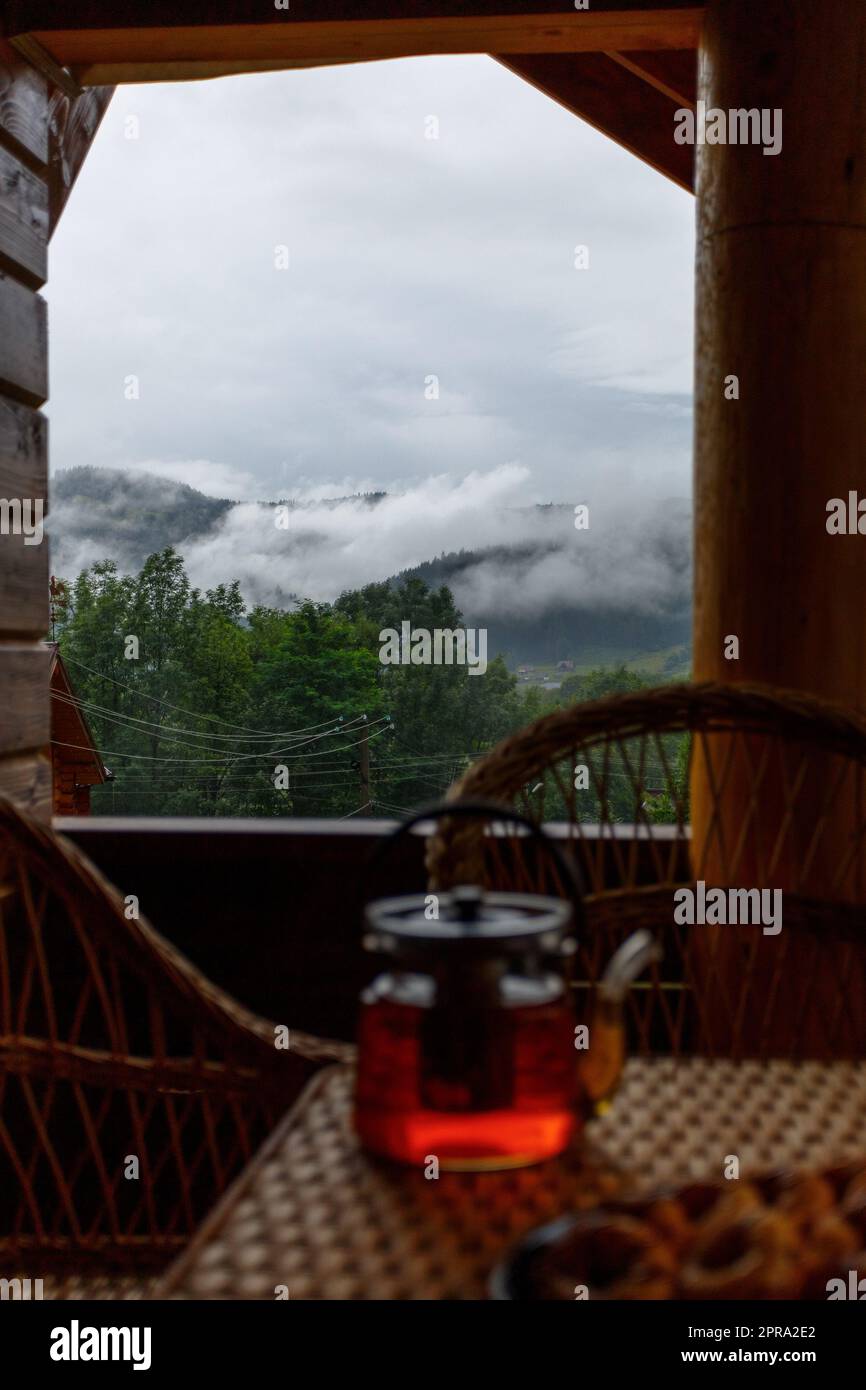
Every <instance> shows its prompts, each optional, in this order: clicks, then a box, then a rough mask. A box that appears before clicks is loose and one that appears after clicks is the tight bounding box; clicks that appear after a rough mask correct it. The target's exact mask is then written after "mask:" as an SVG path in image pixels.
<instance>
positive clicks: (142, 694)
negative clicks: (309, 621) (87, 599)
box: [61, 652, 330, 738]
mask: <svg viewBox="0 0 866 1390" xmlns="http://www.w3.org/2000/svg"><path fill="white" fill-rule="evenodd" d="M61 656H62V657H63V660H64V661H66V662H71V663H72V665H73V666H80V667H81V669H82V671H89V672H90V674H91V675H92V676H98V677H99V679H100V680H104V681H110V682H111V684H112V685H117V686H120V688H121V690H129V691H130V692H131V693H132V694H133V695H137V696H138V697H139V699H141V700H152V701H153V703H154V704H156V705H163V706H164V707H165V708H166V709H173V710H175V712H176V713H178V714H185V715H186V716H187V718H188V719H207V720H209V721H210V722H211V723H214V724H223V725H225V727H226V728H227V729H239V730H241V731H242V732H244V733H248V734H263V733H264V730H262V729H250V728H249V727H248V726H247V725H245V724H233V723H232V722H231V720H229V719H220V717H219V715H216V714H196V713H195V712H194V711H193V710H188V709H184V708H183V707H182V706H181V705H172V704H170V703H169V701H168V700H161V699H160V698H159V697H158V696H157V695H149V694H148V693H147V691H146V690H136V688H135V686H134V685H130V684H129V682H128V681H119V680H115V678H114V676H106V675H105V674H104V673H103V672H102V671H97V670H96V669H95V667H93V666H87V665H86V664H85V662H83V661H79V660H78V658H77V657H74V656H67V655H66V654H65V652H61ZM329 722H330V721H329V720H327V719H325V720H323V721H322V723H320V724H310V725H309V726H308V728H306V729H299V730H296V732H297V733H309V732H310V730H312V729H321V728H322V727H323V725H324V724H327V723H329ZM272 737H274V738H279V737H280V735H279V734H278V733H275V734H273V735H272Z"/></svg>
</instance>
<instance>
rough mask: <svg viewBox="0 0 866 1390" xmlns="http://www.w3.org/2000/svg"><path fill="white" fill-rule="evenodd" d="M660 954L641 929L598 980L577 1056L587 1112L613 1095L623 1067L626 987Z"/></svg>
mask: <svg viewBox="0 0 866 1390" xmlns="http://www.w3.org/2000/svg"><path fill="white" fill-rule="evenodd" d="M663 954H664V952H663V951H662V948H661V946H660V945H659V943H658V942H657V941H656V939H655V937H654V936H653V935H652V934H651V933H650V932H648V931H647V930H646V928H641V930H640V931H636V932H632V934H631V936H628V937H626V939H625V941H623V942H622V943H621V945H620V946H618V947H617V949H616V951H614V953H613V955H612V956H611V958H610V960H609V961H608V963H607V968H606V970H605V972H604V975H603V976H602V978H601V980H600V982H599V986H598V990H597V993H596V998H595V1005H594V1007H593V1012H592V1017H591V1019H590V1023H589V1047H588V1048H587V1049H586V1051H584V1052H581V1053H580V1054H579V1060H578V1074H579V1076H580V1082H581V1085H580V1095H581V1098H582V1100H583V1101H584V1103H585V1105H586V1106H587V1108H588V1109H589V1111H590V1112H593V1111H598V1110H603V1109H604V1108H605V1104H606V1102H607V1101H608V1100H609V1098H610V1097H611V1096H612V1095H613V1093H614V1091H615V1090H616V1088H617V1086H618V1085H619V1082H620V1078H621V1077H622V1069H623V1066H624V1065H625V1019H624V1018H623V1004H624V1003H625V997H626V994H627V992H628V987H629V985H630V984H632V982H633V981H634V980H636V979H637V977H638V975H640V974H641V973H642V972H643V971H644V970H645V969H646V967H647V966H648V965H651V964H652V963H653V962H654V961H659V960H661V958H662V956H663Z"/></svg>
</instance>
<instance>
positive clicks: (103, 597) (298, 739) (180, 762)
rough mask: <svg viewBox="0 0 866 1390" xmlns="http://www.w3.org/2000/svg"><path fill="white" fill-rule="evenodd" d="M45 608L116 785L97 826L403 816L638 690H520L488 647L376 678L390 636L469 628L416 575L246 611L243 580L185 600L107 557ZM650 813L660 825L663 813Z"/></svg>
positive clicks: (96, 806)
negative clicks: (600, 700) (576, 707)
mask: <svg viewBox="0 0 866 1390" xmlns="http://www.w3.org/2000/svg"><path fill="white" fill-rule="evenodd" d="M53 608H54V635H55V638H56V640H57V641H58V642H59V645H60V650H61V652H62V654H63V657H64V660H65V661H66V663H67V666H68V669H69V673H70V677H71V679H72V682H73V685H74V688H75V692H76V696H77V698H78V700H79V701H80V703H81V709H82V712H83V713H84V714H85V716H86V718H87V721H88V723H89V725H90V727H91V729H92V731H93V734H94V736H95V739H96V741H97V744H98V746H99V748H100V750H101V752H102V755H103V759H104V761H105V763H106V765H107V766H108V767H109V768H110V770H111V772H112V774H113V779H112V781H110V782H109V783H107V784H106V785H104V786H102V787H97V788H94V792H93V799H92V805H93V811H94V813H95V814H114V813H116V814H118V815H120V814H124V815H190V816H327V817H346V816H350V815H358V814H378V815H393V816H400V815H402V814H404V813H405V812H407V811H408V810H410V809H413V808H414V807H417V806H418V805H423V804H425V803H428V802H430V801H432V800H435V799H436V798H437V797H439V796H441V795H442V794H443V793H444V791H445V790H446V789H447V787H448V786H449V785H450V783H451V782H452V781H453V780H454V779H455V778H456V777H458V776H459V775H460V774H461V773H462V772H463V771H464V770H465V769H466V768H467V767H468V766H469V765H470V763H471V761H472V760H473V759H474V758H477V757H478V756H479V755H481V754H482V753H484V752H486V751H487V750H489V749H490V748H492V747H493V746H494V745H495V744H497V743H498V742H499V741H500V740H501V739H502V738H504V737H505V736H506V735H507V734H509V733H511V732H512V731H514V730H516V729H518V728H521V727H522V726H524V725H525V724H527V723H529V722H531V721H532V720H533V719H536V718H538V717H539V716H540V715H541V714H543V713H545V712H546V711H547V710H548V709H549V708H551V707H552V706H553V704H554V703H555V702H557V701H562V702H568V703H570V702H572V701H574V700H581V699H587V698H593V697H594V696H596V695H599V694H603V693H608V692H609V691H611V690H618V689H626V688H635V687H639V686H640V685H643V684H647V683H648V682H646V681H645V680H644V679H643V678H642V677H639V676H637V675H636V674H634V673H633V672H627V671H625V670H619V671H596V672H592V673H590V674H589V675H587V676H584V677H579V678H578V677H573V678H571V679H570V680H568V681H566V682H565V684H564V686H563V687H562V689H561V690H560V691H556V692H553V693H545V692H544V691H542V690H540V689H539V688H537V687H529V688H526V687H520V686H518V684H517V682H516V679H515V677H514V676H513V675H512V674H510V673H509V671H508V670H507V668H506V665H505V662H504V661H503V660H502V658H501V656H499V655H497V654H496V653H495V651H493V650H490V651H489V653H488V665H487V670H486V672H485V674H484V675H483V676H472V675H470V674H469V671H468V669H467V667H466V666H460V665H439V666H437V665H427V666H424V665H420V666H416V665H406V666H402V665H396V666H383V665H382V664H381V663H380V660H379V648H380V640H379V634H380V632H381V631H382V630H383V629H385V628H394V629H397V630H398V631H399V629H400V627H401V623H403V622H404V621H409V622H410V623H411V624H412V626H413V627H416V628H426V629H428V630H429V631H433V630H435V629H437V628H447V629H454V628H459V627H460V626H462V625H463V620H462V615H461V614H460V612H459V611H458V609H457V607H456V606H455V602H454V598H453V596H452V594H451V591H450V590H449V589H448V588H447V587H445V586H444V585H442V586H440V587H438V588H435V589H434V588H431V587H430V586H428V585H427V584H426V583H425V582H424V581H423V580H422V579H420V578H417V577H415V576H409V577H406V578H404V579H403V580H402V581H401V582H399V583H398V584H394V583H389V582H384V583H377V584H369V585H367V586H365V587H364V588H362V589H359V590H355V591H352V592H348V593H344V594H342V595H341V596H340V597H339V598H338V599H337V600H336V601H335V602H334V603H330V604H329V603H300V604H298V605H297V606H295V607H293V608H292V609H291V610H285V609H281V608H269V607H264V606H261V605H258V606H254V607H251V608H248V607H247V606H246V604H245V602H244V599H243V597H242V595H241V592H240V586H239V584H238V583H237V582H232V581H227V582H226V583H225V584H220V585H218V586H217V587H216V588H214V589H208V590H206V591H205V592H201V591H199V590H198V589H196V588H193V587H192V586H191V584H190V582H189V578H188V576H187V574H186V571H185V568H184V563H183V560H182V558H181V556H180V555H179V554H178V553H177V552H176V551H175V550H174V549H173V548H172V547H166V548H165V549H163V550H160V551H158V552H156V553H154V554H152V555H150V556H149V557H148V558H147V560H146V561H145V563H144V564H143V566H142V567H141V569H140V570H139V572H138V573H136V574H121V573H119V571H118V567H117V565H116V564H115V563H114V562H113V561H110V560H105V561H102V562H100V563H98V564H94V565H92V566H90V568H89V569H86V570H83V571H82V572H81V573H80V574H79V576H78V578H77V579H76V580H74V581H73V582H66V583H64V582H63V581H61V582H60V583H59V584H58V585H57V586H56V592H55V597H54V605H53ZM674 752H676V750H674ZM365 754H366V755H367V756H368V758H369V778H367V776H366V770H365V761H366V760H365V757H364V755H365ZM675 760H676V759H675ZM548 790H549V793H550V795H549V798H548V801H547V804H546V807H545V814H546V815H547V816H548V817H555V816H556V813H557V796H558V795H559V794H558V793H557V790H556V788H555V786H554V787H551V788H549V789H548ZM578 799H579V803H580V814H581V816H582V818H584V819H594V818H595V816H596V815H597V810H598V807H597V802H596V799H595V795H594V793H593V792H592V791H591V790H589V791H581V792H579V793H578ZM560 800H561V798H560ZM632 800H633V797H632V795H631V793H630V792H629V789H628V787H627V786H626V785H623V786H622V788H621V790H620V791H619V792H617V793H616V801H617V804H616V805H615V806H614V807H613V811H614V814H615V816H616V817H617V818H619V819H622V820H632V819H633V818H634V811H635V808H634V805H633V804H632ZM558 809H559V811H560V813H562V811H563V810H564V807H562V806H559V808H558ZM651 809H652V811H653V814H654V815H656V816H657V818H660V819H667V818H668V814H667V810H666V808H665V807H664V806H663V805H661V803H660V804H659V805H658V806H657V807H654V808H651Z"/></svg>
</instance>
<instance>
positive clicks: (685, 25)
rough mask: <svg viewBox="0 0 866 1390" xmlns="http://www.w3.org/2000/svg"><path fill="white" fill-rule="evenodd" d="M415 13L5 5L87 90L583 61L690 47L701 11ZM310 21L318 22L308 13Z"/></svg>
mask: <svg viewBox="0 0 866 1390" xmlns="http://www.w3.org/2000/svg"><path fill="white" fill-rule="evenodd" d="M413 9H414V6H412V5H409V4H406V3H395V0H391V3H388V0H378V3H376V2H374V3H362V2H361V0H334V2H333V3H330V4H328V3H318V0H317V3H316V4H315V6H313V4H312V3H310V2H309V0H306V2H305V0H299V3H296V4H293V6H292V8H291V9H289V10H277V9H276V8H275V7H267V6H262V5H261V4H260V3H253V2H252V0H213V3H210V4H208V5H207V6H201V5H200V4H199V3H198V0H196V3H195V4H192V3H190V2H189V0H186V3H184V0H172V3H171V4H170V5H167V4H159V3H150V4H149V5H148V6H147V7H139V6H136V7H134V8H133V7H131V6H129V5H120V4H118V3H117V2H116V0H91V3H81V4H79V5H78V6H76V9H75V18H74V23H70V17H69V7H68V6H67V5H61V4H58V3H56V2H55V0H8V2H7V6H6V12H7V18H6V32H7V34H8V35H9V36H11V37H16V36H19V35H27V36H29V37H31V38H32V39H34V40H35V41H36V42H37V43H39V44H40V45H41V47H42V49H44V50H45V52H46V53H48V54H50V56H51V58H52V59H53V61H54V62H55V63H57V64H58V66H60V67H64V68H69V69H70V70H72V71H73V72H74V74H75V77H76V80H77V81H79V82H80V83H81V84H82V85H83V86H92V85H96V84H111V83H115V82H129V81H137V80H147V81H156V80H160V79H164V78H166V77H169V76H171V75H172V72H173V71H174V72H175V73H176V72H177V65H178V64H195V65H196V66H197V71H196V74H195V75H197V76H204V75H207V73H206V68H207V65H208V64H213V65H214V67H215V70H224V69H225V64H226V63H231V64H241V63H245V62H252V63H253V64H261V63H275V62H281V61H289V62H292V61H298V60H301V61H305V62H309V61H315V62H320V63H330V62H363V61H370V60H376V59H382V58H405V57H413V56H418V55H422V54H436V53H509V54H511V53H556V52H558V53H581V52H606V51H615V52H622V51H627V50H648V51H652V50H658V49H679V48H685V49H694V48H696V47H697V43H698V38H699V34H700V24H701V17H702V6H701V5H695V4H689V3H685V0H667V3H666V4H665V5H661V6H660V5H658V4H653V3H648V0H593V3H592V5H591V6H590V8H589V9H588V10H574V9H568V10H565V9H560V10H551V11H548V12H541V13H539V12H538V11H537V10H535V9H533V8H531V7H530V6H528V5H527V4H526V3H525V0H521V2H520V3H517V0H496V3H490V4H482V3H479V0H475V2H474V3H471V4H470V5H469V6H468V7H467V6H465V5H459V4H456V3H443V0H440V3H438V4H434V5H431V6H430V7H429V9H432V10H433V11H434V13H432V14H431V13H430V12H429V9H428V13H426V14H425V15H424V16H423V17H419V16H418V15H417V14H414V13H413ZM312 14H315V18H311V17H310V16H311V15H312Z"/></svg>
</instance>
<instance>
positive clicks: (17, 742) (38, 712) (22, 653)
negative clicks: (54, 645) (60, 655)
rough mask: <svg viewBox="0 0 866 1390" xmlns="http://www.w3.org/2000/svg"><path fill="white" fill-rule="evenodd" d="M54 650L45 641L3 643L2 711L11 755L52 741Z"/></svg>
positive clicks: (0, 671) (0, 660)
mask: <svg viewBox="0 0 866 1390" xmlns="http://www.w3.org/2000/svg"><path fill="white" fill-rule="evenodd" d="M50 667H51V651H50V650H49V648H48V647H46V646H45V644H44V643H42V642H33V643H29V644H27V645H23V644H22V645H20V646H19V645H17V644H7V643H0V710H2V711H3V751H4V754H6V755H7V756H8V755H10V754H15V753H26V752H28V751H30V750H32V749H34V748H37V749H38V748H43V747H44V746H45V745H46V744H47V743H48V742H49V740H50V738H51V726H50V700H49V698H48V679H49V673H50Z"/></svg>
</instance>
